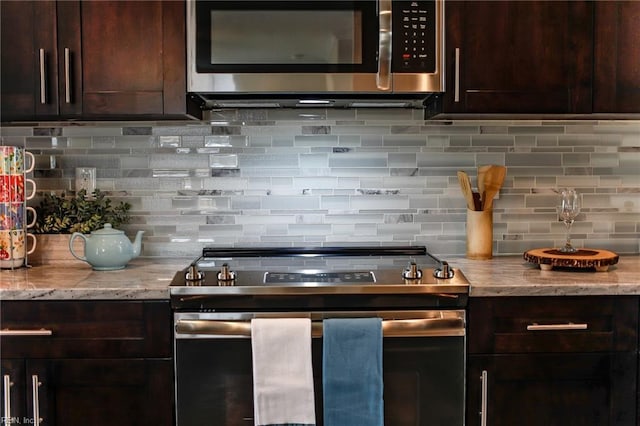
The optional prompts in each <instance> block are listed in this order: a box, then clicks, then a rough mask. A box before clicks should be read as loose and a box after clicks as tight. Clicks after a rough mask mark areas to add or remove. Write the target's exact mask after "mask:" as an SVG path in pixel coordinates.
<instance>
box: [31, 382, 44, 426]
mask: <svg viewBox="0 0 640 426" xmlns="http://www.w3.org/2000/svg"><path fill="white" fill-rule="evenodd" d="M40 386H42V383H41V382H40V379H39V378H38V375H37V374H34V375H32V376H31V392H32V396H33V424H34V425H39V424H40V423H41V422H42V419H41V418H40V395H39V393H38V390H39V387H40Z"/></svg>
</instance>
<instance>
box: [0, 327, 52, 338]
mask: <svg viewBox="0 0 640 426" xmlns="http://www.w3.org/2000/svg"><path fill="white" fill-rule="evenodd" d="M52 334H53V331H51V330H47V329H44V328H41V329H40V330H9V329H4V330H0V336H51V335H52Z"/></svg>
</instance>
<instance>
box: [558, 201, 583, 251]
mask: <svg viewBox="0 0 640 426" xmlns="http://www.w3.org/2000/svg"><path fill="white" fill-rule="evenodd" d="M559 195H560V196H559V199H558V206H557V209H558V220H560V221H561V222H564V225H565V227H566V229H567V241H566V243H565V244H564V247H562V248H561V249H560V252H562V253H575V252H577V251H578V249H576V248H575V247H573V246H572V245H571V225H573V222H574V220H575V219H576V217H577V216H578V214H579V213H580V195H579V194H578V192H577V191H576V190H575V189H571V188H567V189H562V190H561V191H560V192H559Z"/></svg>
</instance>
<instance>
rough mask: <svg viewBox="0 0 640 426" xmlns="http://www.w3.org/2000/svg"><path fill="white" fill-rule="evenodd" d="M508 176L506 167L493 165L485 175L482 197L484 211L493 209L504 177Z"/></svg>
mask: <svg viewBox="0 0 640 426" xmlns="http://www.w3.org/2000/svg"><path fill="white" fill-rule="evenodd" d="M506 174H507V168H506V167H505V166H496V165H492V166H490V167H489V169H488V170H487V171H486V172H485V174H484V179H483V181H484V188H485V189H484V194H483V195H482V200H483V203H482V204H483V205H482V209H483V210H491V208H492V207H493V198H494V197H495V196H496V194H497V193H498V192H499V191H500V188H502V184H503V182H504V177H505V176H506Z"/></svg>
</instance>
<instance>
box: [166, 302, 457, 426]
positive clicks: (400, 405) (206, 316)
mask: <svg viewBox="0 0 640 426" xmlns="http://www.w3.org/2000/svg"><path fill="white" fill-rule="evenodd" d="M255 317H261V318H264V317H267V318H268V317H276V318H282V317H310V318H311V319H312V336H313V337H314V338H313V341H312V354H313V355H312V356H313V369H314V383H315V395H316V417H317V424H318V425H322V424H323V422H322V339H321V333H322V319H324V318H335V317H380V318H382V319H383V336H384V338H383V370H384V371H383V372H384V377H383V381H384V415H385V425H387V426H404V425H412V426H416V425H434V424H441V425H448V426H456V425H460V426H462V425H464V411H465V410H464V395H465V385H464V383H465V359H464V357H465V312H464V311H463V310H448V311H440V310H437V311H436V310H434V311H399V312H391V311H377V312H326V313H321V312H314V313H282V312H278V313H262V312H261V313H259V314H257V313H256V314H254V313H176V314H175V316H174V320H175V328H176V333H175V369H176V371H175V373H176V417H177V421H176V423H177V425H178V426H196V425H198V426H201V425H205V424H216V425H221V426H235V425H245V426H246V425H252V424H253V385H252V362H251V339H250V319H251V318H255Z"/></svg>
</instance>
